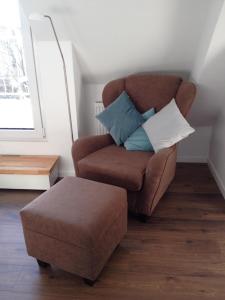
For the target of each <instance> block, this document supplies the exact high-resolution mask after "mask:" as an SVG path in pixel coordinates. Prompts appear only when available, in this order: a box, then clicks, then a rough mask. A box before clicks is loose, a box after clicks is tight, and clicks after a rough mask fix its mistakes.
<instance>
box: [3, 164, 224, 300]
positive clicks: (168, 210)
mask: <svg viewBox="0 0 225 300" xmlns="http://www.w3.org/2000/svg"><path fill="white" fill-rule="evenodd" d="M39 194H40V192H38V191H10V190H9V191H5V190H2V191H0V299H1V300H14V299H18V300H53V299H54V300H58V299H60V300H61V299H63V300H68V299H80V300H86V299H87V300H92V299H93V300H95V299H96V300H103V299H104V300H105V299H107V300H111V299H112V300H114V299H123V300H128V299H129V300H133V299H135V300H136V299H141V300H142V299H143V300H145V299H146V300H147V299H148V300H149V299H153V300H161V299H167V300H190V299H191V300H203V299H204V300H214V299H216V300H220V299H221V300H222V299H224V294H225V285H224V281H225V239H224V232H225V201H224V199H223V197H222V195H221V194H220V192H219V190H218V188H217V186H216V184H215V181H214V180H213V178H212V176H211V174H210V172H209V169H208V167H207V166H206V165H204V164H178V168H177V175H176V178H175V180H174V182H173V184H172V185H171V187H170V188H169V191H168V193H166V195H165V196H164V197H163V199H162V200H161V201H160V203H159V205H158V207H157V209H156V210H155V212H154V214H153V216H152V218H151V220H150V222H149V223H148V224H143V223H140V222H139V221H138V220H136V219H135V218H134V217H131V216H130V217H129V224H128V233H127V235H126V237H125V239H124V240H123V241H122V242H121V245H120V247H119V248H118V249H117V250H116V251H115V252H114V254H113V255H112V257H111V259H110V260H109V262H108V263H107V265H106V267H105V268H104V270H103V272H102V274H101V276H100V278H99V280H98V281H97V283H96V284H95V286H94V287H92V288H90V287H88V286H86V285H85V284H84V283H83V281H82V280H81V278H79V277H77V276H75V275H72V274H69V273H66V272H64V271H62V270H59V269H58V268H57V267H55V266H52V268H50V269H46V270H41V269H40V268H39V267H38V265H37V263H36V261H35V260H34V259H33V258H31V257H28V256H27V253H26V248H25V244H24V239H23V232H22V227H21V224H20V217H19V210H20V209H21V208H22V207H23V206H24V205H26V204H27V203H29V202H30V201H32V200H33V199H34V198H35V197H37V196H38V195H39Z"/></svg>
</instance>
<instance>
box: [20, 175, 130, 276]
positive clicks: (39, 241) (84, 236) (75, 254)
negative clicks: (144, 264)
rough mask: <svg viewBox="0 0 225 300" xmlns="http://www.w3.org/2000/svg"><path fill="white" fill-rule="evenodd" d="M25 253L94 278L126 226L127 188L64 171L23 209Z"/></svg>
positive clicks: (122, 234) (124, 231)
mask: <svg viewBox="0 0 225 300" xmlns="http://www.w3.org/2000/svg"><path fill="white" fill-rule="evenodd" d="M21 219H22V224H23V229H24V236H25V241H26V245H27V250H28V254H29V255H31V256H33V257H36V258H38V259H40V260H43V261H45V262H48V263H51V264H55V265H57V266H58V267H60V268H62V269H64V270H66V271H69V272H72V273H75V274H77V275H80V276H82V277H85V278H88V279H91V280H95V279H96V277H97V276H98V275H99V273H100V271H101V270H102V268H103V267H104V264H105V263H106V261H107V260H108V258H109V257H110V255H111V254H112V252H113V250H114V249H115V247H116V246H117V245H118V243H119V242H120V241H121V239H122V238H123V236H124V234H125V233H126V230H127V196H126V190H124V189H122V188H119V187H115V186H111V185H107V184H103V183H98V182H93V181H90V180H85V179H81V178H76V177H67V178H64V179H63V180H62V181H60V182H59V183H57V184H56V185H55V186H53V187H52V188H51V189H50V190H49V191H47V192H45V193H43V194H42V195H41V196H39V197H38V198H37V199H36V200H34V201H33V202H31V203H30V204H28V205H27V206H26V207H25V208H24V209H23V210H22V211H21Z"/></svg>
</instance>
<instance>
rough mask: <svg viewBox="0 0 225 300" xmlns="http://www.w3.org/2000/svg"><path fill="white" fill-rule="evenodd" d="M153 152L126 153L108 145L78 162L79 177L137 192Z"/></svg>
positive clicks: (121, 149)
mask: <svg viewBox="0 0 225 300" xmlns="http://www.w3.org/2000/svg"><path fill="white" fill-rule="evenodd" d="M152 155H153V152H143V151H127V150H126V149H125V148H124V147H118V146H116V145H110V146H107V147H105V148H102V149H100V150H98V151H96V152H93V153H91V154H89V155H88V156H86V157H85V158H83V159H81V160H79V161H78V164H77V166H78V170H79V177H83V178H87V179H90V180H95V181H99V182H103V183H109V184H112V185H116V186H120V187H123V188H126V189H127V190H129V191H139V190H140V189H141V187H142V184H143V179H144V174H145V169H146V166H147V163H148V160H149V158H150V157H151V156H152Z"/></svg>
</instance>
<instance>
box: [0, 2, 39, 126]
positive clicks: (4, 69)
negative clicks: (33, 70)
mask: <svg viewBox="0 0 225 300" xmlns="http://www.w3.org/2000/svg"><path fill="white" fill-rule="evenodd" d="M0 129H9V130H10V129H34V121H33V113H32V104H31V99H30V91H29V85H28V78H27V72H26V66H25V59H24V50H23V43H22V32H21V23H20V12H19V6H18V2H17V0H7V1H2V2H1V7H0Z"/></svg>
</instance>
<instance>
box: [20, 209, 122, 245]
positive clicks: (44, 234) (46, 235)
mask: <svg viewBox="0 0 225 300" xmlns="http://www.w3.org/2000/svg"><path fill="white" fill-rule="evenodd" d="M121 215H122V211H121V212H120V213H119V214H118V215H117V217H116V218H115V219H114V220H113V222H112V223H110V224H109V226H108V227H107V229H106V230H105V231H104V233H103V234H102V236H101V237H100V238H99V239H98V240H97V241H98V242H99V240H101V239H102V237H103V236H104V235H105V234H106V233H107V232H108V231H109V229H110V228H111V226H112V225H113V224H114V223H115V222H116V221H117V220H118V219H119V217H120V216H121ZM24 229H25V230H28V231H30V232H34V233H38V234H40V235H43V236H45V237H48V238H51V239H54V240H56V241H58V242H61V243H64V244H68V245H71V246H74V247H77V248H80V249H88V247H84V246H80V245H77V244H74V243H70V242H68V241H64V240H60V239H58V238H56V237H54V236H51V235H48V234H46V233H42V232H39V231H36V230H32V229H28V228H27V227H26V226H24ZM98 242H97V243H98ZM91 249H93V250H95V249H96V246H93V247H91Z"/></svg>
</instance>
